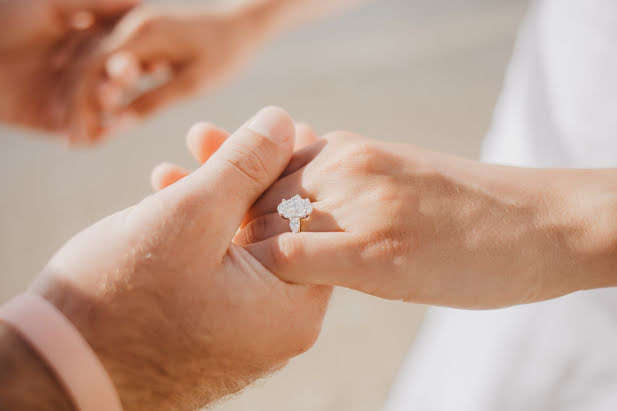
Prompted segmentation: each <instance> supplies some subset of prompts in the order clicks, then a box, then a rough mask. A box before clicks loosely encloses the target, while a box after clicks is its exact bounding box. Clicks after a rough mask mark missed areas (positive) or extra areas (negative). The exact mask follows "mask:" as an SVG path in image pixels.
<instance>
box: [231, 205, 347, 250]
mask: <svg viewBox="0 0 617 411" xmlns="http://www.w3.org/2000/svg"><path fill="white" fill-rule="evenodd" d="M314 207H315V208H314V209H313V213H312V214H311V215H310V216H309V217H307V218H304V219H302V220H300V227H301V230H302V231H310V232H328V231H341V228H340V226H339V225H338V224H337V223H336V221H335V220H334V218H333V217H332V216H331V215H330V214H328V213H327V212H325V211H322V210H320V204H319V203H315V204H314ZM290 230H291V228H290V227H289V220H288V219H286V218H283V217H281V216H280V215H279V214H278V213H270V214H266V215H263V216H261V217H257V218H255V219H253V220H251V221H249V222H248V223H247V224H246V225H245V226H244V227H243V228H242V229H241V230H240V231H238V234H236V238H235V239H234V242H235V243H236V244H238V245H246V244H251V243H256V242H259V241H263V240H265V239H267V238H270V237H274V236H275V235H279V234H283V233H286V232H289V231H290Z"/></svg>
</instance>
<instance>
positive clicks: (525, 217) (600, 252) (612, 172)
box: [435, 155, 617, 299]
mask: <svg viewBox="0 0 617 411" xmlns="http://www.w3.org/2000/svg"><path fill="white" fill-rule="evenodd" d="M437 158H438V160H437V161H436V162H435V164H437V169H438V170H439V172H440V174H443V175H444V176H445V178H446V179H448V180H451V181H454V184H456V185H457V186H458V187H459V192H457V193H456V194H455V195H454V196H453V198H452V200H451V201H452V202H460V206H459V207H458V209H459V210H464V209H465V208H466V207H467V208H468V209H471V210H473V208H474V207H475V206H476V205H477V204H479V202H482V203H484V204H483V206H482V208H483V211H482V212H480V213H475V214H474V213H472V214H471V215H467V216H465V219H464V220H463V221H462V222H461V226H462V227H467V228H468V229H466V230H464V232H466V233H468V234H469V236H470V237H471V238H475V239H477V238H483V239H485V240H486V241H484V242H481V243H482V244H481V246H480V248H485V249H486V250H495V249H496V247H498V252H499V253H503V257H504V259H503V260H501V261H509V263H508V264H504V266H503V267H498V266H496V265H491V264H487V265H486V266H485V268H486V269H487V275H488V274H489V273H490V271H491V270H493V271H494V270H496V269H499V270H502V271H503V270H505V271H511V272H512V274H513V275H515V274H521V273H523V274H524V273H527V274H529V276H530V277H532V276H533V277H536V278H544V279H545V280H543V284H542V289H541V290H538V292H539V293H541V294H542V295H540V296H538V297H539V299H546V298H553V297H556V296H559V295H562V294H565V293H568V292H573V291H577V290H583V289H592V288H601V287H610V286H617V269H616V268H615V267H617V169H606V170H578V169H530V168H517V167H502V166H496V165H489V164H482V163H477V162H472V161H468V160H463V159H458V158H454V157H450V156H442V155H437ZM465 193H469V198H465ZM463 241H465V239H464V240H463ZM496 244H499V245H496ZM507 254H510V255H507ZM495 255H496V253H492V254H491V253H490V252H489V253H487V261H490V258H494V257H495ZM547 279H550V280H547Z"/></svg>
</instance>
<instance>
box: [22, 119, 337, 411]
mask: <svg viewBox="0 0 617 411" xmlns="http://www.w3.org/2000/svg"><path fill="white" fill-rule="evenodd" d="M293 144H294V129H293V122H292V121H291V119H290V118H289V116H288V115H287V114H286V113H285V112H284V111H282V110H281V109H277V108H267V109H264V110H262V111H261V112H260V113H258V114H257V116H256V117H255V118H254V119H253V120H251V121H249V122H248V123H247V124H245V125H244V126H242V127H241V128H240V129H239V130H238V131H237V132H236V133H234V135H233V136H231V137H230V138H229V139H227V141H226V144H225V145H224V146H223V147H221V148H220V150H218V151H217V152H216V154H214V155H213V157H212V158H211V159H210V161H208V163H207V164H205V165H204V166H203V167H201V168H200V169H199V170H198V171H196V172H195V173H193V174H192V175H191V176H189V177H187V178H185V179H183V180H182V181H181V182H179V183H178V184H174V185H173V186H172V187H170V188H168V189H167V190H163V191H161V192H159V193H156V194H154V195H152V196H150V197H148V198H146V199H145V200H144V201H142V202H141V203H139V204H137V205H136V206H134V207H131V208H129V209H126V210H124V211H121V212H119V213H117V214H114V215H112V216H109V217H107V218H105V219H103V220H101V221H100V222H98V223H97V224H95V225H93V226H91V227H90V228H88V229H86V230H85V231H83V232H81V233H80V234H78V235H77V236H75V237H74V238H73V239H72V240H70V241H69V242H68V243H67V244H66V245H65V246H64V247H63V248H62V249H61V250H60V251H59V252H58V253H57V254H56V255H55V256H54V257H53V259H52V260H51V261H50V262H49V264H48V266H47V267H46V268H45V270H44V271H43V273H42V275H41V277H40V278H39V281H38V282H37V283H36V284H35V287H34V290H35V291H37V292H39V293H41V294H42V295H43V296H44V297H45V298H47V299H49V300H50V301H51V302H52V303H54V304H55V305H56V306H58V307H59V308H60V310H62V311H63V312H64V314H65V315H66V316H67V317H68V318H69V319H70V320H71V321H72V322H73V323H74V324H75V325H76V326H77V328H78V329H79V330H80V331H81V333H82V334H83V335H84V337H85V338H86V340H87V341H88V342H89V343H90V344H91V345H92V347H93V348H94V350H95V351H96V353H97V354H98V355H99V357H100V358H101V360H102V362H103V365H104V366H105V367H106V368H107V370H108V372H109V373H110V375H111V377H112V380H113V381H114V383H115V384H116V387H117V388H118V390H119V393H120V396H121V399H122V401H123V405H124V407H125V409H126V410H131V409H196V408H199V407H201V406H203V405H205V404H206V403H209V402H211V401H213V400H214V399H216V398H219V397H221V396H223V395H226V394H229V393H231V392H234V391H237V390H239V389H241V388H242V387H244V386H245V385H246V384H248V383H250V382H251V381H253V380H254V379H255V378H258V377H260V376H262V375H263V374H264V373H268V372H271V371H272V370H274V369H277V368H279V367H281V366H283V365H284V364H285V362H286V361H287V360H288V359H289V358H290V357H293V356H295V355H298V354H300V353H301V352H303V351H305V350H307V349H308V348H309V347H310V346H311V345H312V344H313V342H314V341H315V339H316V338H317V336H318V334H319V331H320V327H321V322H322V319H323V316H324V313H325V310H326V306H327V303H328V299H329V295H330V291H331V290H330V287H323V286H304V285H294V284H289V283H286V282H284V281H281V280H280V279H279V278H278V277H276V276H275V275H273V274H272V273H271V272H269V271H268V270H267V269H266V268H265V267H264V266H263V265H262V264H260V263H259V261H257V260H256V259H255V258H254V257H253V256H251V255H250V254H249V253H248V252H247V251H246V250H245V249H244V248H243V247H241V246H238V245H233V244H232V243H231V241H232V238H233V236H234V235H235V233H236V231H237V229H238V226H239V225H240V223H241V221H242V218H243V216H244V215H245V213H246V211H247V210H248V208H249V207H250V206H251V204H253V203H254V201H255V200H256V199H257V198H258V197H259V195H260V194H261V193H263V191H265V190H266V189H267V187H268V186H269V185H270V184H272V183H273V182H274V181H275V180H276V178H277V177H278V176H279V175H280V173H281V172H282V171H283V169H284V168H285V166H286V165H287V163H288V161H289V159H290V157H291V154H292V150H293Z"/></svg>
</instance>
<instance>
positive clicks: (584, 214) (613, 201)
mask: <svg viewBox="0 0 617 411" xmlns="http://www.w3.org/2000/svg"><path fill="white" fill-rule="evenodd" d="M549 177H550V179H551V180H553V181H556V182H557V183H555V185H556V190H557V191H558V192H559V196H560V197H561V198H563V201H562V203H563V208H564V209H565V210H567V211H564V212H563V213H561V214H562V215H563V219H564V220H566V221H574V222H576V223H575V227H576V228H577V229H576V230H570V231H569V232H568V236H569V238H570V241H569V242H570V244H571V245H572V250H573V251H574V252H573V255H574V257H575V260H574V261H575V262H576V266H577V267H576V279H577V289H592V288H602V287H614V286H617V271H616V270H615V267H617V183H616V181H617V180H616V179H615V172H614V171H613V170H555V171H553V172H552V173H550V176H549Z"/></svg>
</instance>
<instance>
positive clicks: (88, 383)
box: [0, 294, 122, 411]
mask: <svg viewBox="0 0 617 411" xmlns="http://www.w3.org/2000/svg"><path fill="white" fill-rule="evenodd" d="M0 320H4V321H5V322H6V323H7V324H9V325H11V326H12V327H13V328H15V330H16V331H17V332H18V333H19V334H20V335H21V336H22V337H23V338H24V339H25V340H26V341H28V343H29V344H30V345H31V346H32V348H34V350H35V351H36V352H38V354H39V355H40V356H41V357H42V358H43V359H44V361H45V362H46V363H47V364H48V365H49V367H50V368H51V369H52V370H53V371H54V373H55V374H56V376H57V378H58V379H59V381H60V383H61V385H62V386H63V387H64V389H65V390H66V392H67V393H68V394H69V396H70V397H71V399H72V402H73V405H74V406H75V409H77V410H80V411H98V410H101V411H122V404H121V403H120V398H119V397H118V393H117V392H116V390H115V388H114V385H113V383H112V381H111V378H110V377H109V375H108V374H107V371H105V368H103V364H101V362H100V361H99V359H98V358H97V356H96V354H95V353H94V351H93V350H92V348H90V346H89V345H88V343H87V342H86V340H85V339H84V338H83V337H82V336H81V334H80V333H79V331H77V329H76V328H75V326H73V324H71V322H70V321H69V320H68V319H67V318H66V317H65V316H64V315H63V314H62V313H61V312H60V311H58V309H57V308H56V307H54V306H53V305H52V304H51V303H49V302H47V301H46V300H44V299H43V298H42V297H39V296H38V295H35V294H21V295H18V296H17V297H15V298H13V299H12V300H10V301H8V302H7V303H5V304H4V305H3V306H1V307H0Z"/></svg>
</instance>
